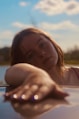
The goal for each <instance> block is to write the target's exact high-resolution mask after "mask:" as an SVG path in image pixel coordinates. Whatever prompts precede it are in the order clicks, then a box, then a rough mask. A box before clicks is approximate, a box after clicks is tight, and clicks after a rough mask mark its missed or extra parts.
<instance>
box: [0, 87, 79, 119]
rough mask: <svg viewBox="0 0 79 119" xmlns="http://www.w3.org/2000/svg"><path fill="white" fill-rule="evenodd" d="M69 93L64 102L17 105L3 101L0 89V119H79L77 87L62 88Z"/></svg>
mask: <svg viewBox="0 0 79 119" xmlns="http://www.w3.org/2000/svg"><path fill="white" fill-rule="evenodd" d="M63 89H64V90H65V91H66V92H68V93H69V96H68V97H67V98H66V99H65V100H57V99H53V98H47V99H45V100H43V101H41V102H39V103H30V102H28V103H18V102H10V101H5V100H4V96H3V95H4V93H5V88H3V87H0V118H1V119H29V118H30V119H79V87H65V88H63Z"/></svg>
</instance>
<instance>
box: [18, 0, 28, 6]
mask: <svg viewBox="0 0 79 119" xmlns="http://www.w3.org/2000/svg"><path fill="white" fill-rule="evenodd" d="M27 4H28V3H27V2H25V1H21V2H20V3H19V5H20V6H22V7H25V6H27Z"/></svg>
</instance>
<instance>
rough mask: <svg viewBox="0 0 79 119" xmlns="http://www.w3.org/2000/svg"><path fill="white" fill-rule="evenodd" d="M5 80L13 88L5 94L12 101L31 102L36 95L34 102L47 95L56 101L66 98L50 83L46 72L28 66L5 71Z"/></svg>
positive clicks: (61, 91) (54, 84) (52, 82)
mask: <svg viewBox="0 0 79 119" xmlns="http://www.w3.org/2000/svg"><path fill="white" fill-rule="evenodd" d="M16 79H17V81H16ZM5 80H6V82H8V84H9V85H10V86H14V87H15V89H14V90H13V91H10V92H7V93H6V94H5V96H6V98H7V97H8V98H9V99H12V100H16V101H28V100H29V101H32V100H31V99H32V98H33V96H34V95H37V96H38V99H36V101H40V100H42V99H44V98H45V97H46V96H47V95H48V94H49V93H51V94H52V97H55V98H58V99H63V98H64V97H66V96H68V94H67V93H65V92H63V90H62V89H61V88H60V87H59V86H58V85H57V84H56V83H55V82H54V81H52V79H51V77H50V76H49V75H48V73H47V72H45V71H44V70H42V69H40V68H37V67H35V66H32V65H30V64H25V63H19V64H16V65H14V66H12V67H10V68H9V69H8V70H7V71H6V75H5ZM40 80H41V81H40ZM18 81H19V83H18ZM15 82H16V83H15ZM16 87H18V88H16Z"/></svg>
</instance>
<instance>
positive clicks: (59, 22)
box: [0, 0, 79, 79]
mask: <svg viewBox="0 0 79 119" xmlns="http://www.w3.org/2000/svg"><path fill="white" fill-rule="evenodd" d="M28 27H37V28H40V29H42V30H44V31H46V32H48V33H49V34H50V35H51V36H52V37H53V39H55V41H56V42H57V43H58V44H59V45H60V47H61V48H62V50H63V52H64V60H65V63H66V64H68V65H77V66H78V65H79V0H13V1H11V0H0V71H1V73H0V79H2V78H3V76H2V75H3V74H2V72H5V70H6V68H5V70H4V67H5V65H9V62H10V55H9V54H10V47H11V44H12V40H13V37H14V35H15V34H16V33H17V32H18V31H20V30H22V29H24V28H28Z"/></svg>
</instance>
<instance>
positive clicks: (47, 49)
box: [5, 34, 79, 101]
mask: <svg viewBox="0 0 79 119" xmlns="http://www.w3.org/2000/svg"><path fill="white" fill-rule="evenodd" d="M20 48H21V51H22V53H23V55H24V60H23V64H20V63H19V64H16V65H14V66H11V67H10V68H9V69H8V70H7V71H6V74H5V80H6V81H7V83H8V84H9V85H11V86H14V87H16V88H15V89H14V90H13V91H9V92H7V93H6V94H5V97H8V98H10V99H11V100H18V101H20V99H21V100H23V101H27V100H30V99H32V97H34V96H35V95H36V96H38V97H35V100H42V99H44V98H45V97H46V96H47V95H48V94H50V93H51V95H52V96H55V97H57V98H65V97H66V96H68V94H67V93H65V92H63V90H62V89H61V88H60V87H59V86H58V84H61V85H68V84H69V85H71V84H72V85H73V84H78V85H79V81H78V80H79V79H78V77H77V76H76V74H75V72H74V71H72V70H71V68H64V67H63V75H61V74H60V72H59V69H58V67H57V61H58V54H57V52H56V50H55V47H54V46H53V44H52V43H51V41H49V40H48V39H47V38H45V37H44V36H43V35H38V34H30V35H28V36H27V37H24V38H23V39H22V42H21V45H20ZM24 63H25V64H24ZM72 72H73V73H72ZM77 72H78V73H79V69H77ZM71 74H72V75H71ZM74 79H75V80H74ZM40 80H41V81H40Z"/></svg>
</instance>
